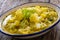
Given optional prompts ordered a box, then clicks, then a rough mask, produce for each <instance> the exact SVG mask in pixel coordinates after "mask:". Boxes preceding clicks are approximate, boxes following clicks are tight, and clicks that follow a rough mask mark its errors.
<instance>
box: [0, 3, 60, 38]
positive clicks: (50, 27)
mask: <svg viewBox="0 0 60 40" xmlns="http://www.w3.org/2000/svg"><path fill="white" fill-rule="evenodd" d="M29 3H46V2H29ZM24 4H27V3H24ZM24 4H21V5H24ZM49 4H52V3H49ZM21 5H18V6H21ZM52 5H54V6H56V7H58V8H60V7H59V6H57V5H55V4H52ZM18 6H16V7H18ZM14 8H15V7H14ZM11 9H12V8H11ZM11 9H9V10H11ZM9 10H8V11H9ZM6 12H7V11H6ZM6 12H5V13H6ZM3 14H4V13H3ZM3 14H1V15H0V17H1V16H2V15H3ZM59 22H60V19H59V20H58V21H57V22H56V23H55V24H54V25H52V26H51V27H49V28H47V29H45V30H43V31H40V32H36V33H33V34H25V35H10V34H7V33H4V32H2V31H1V30H0V32H1V33H3V34H5V35H8V36H12V37H27V36H33V35H37V34H42V33H44V32H46V31H47V30H50V29H52V28H53V27H54V26H56V25H57V24H58V23H59Z"/></svg>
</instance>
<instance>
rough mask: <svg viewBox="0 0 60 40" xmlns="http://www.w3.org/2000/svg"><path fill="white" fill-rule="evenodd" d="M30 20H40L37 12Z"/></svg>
mask: <svg viewBox="0 0 60 40" xmlns="http://www.w3.org/2000/svg"><path fill="white" fill-rule="evenodd" d="M30 21H31V22H39V17H38V14H37V13H34V14H32V15H31V16H30Z"/></svg>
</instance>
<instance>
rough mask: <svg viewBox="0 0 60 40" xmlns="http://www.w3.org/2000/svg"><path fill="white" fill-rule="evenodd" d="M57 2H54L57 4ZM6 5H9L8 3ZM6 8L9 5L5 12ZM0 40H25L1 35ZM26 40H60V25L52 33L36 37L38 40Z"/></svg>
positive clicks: (34, 39)
mask: <svg viewBox="0 0 60 40" xmlns="http://www.w3.org/2000/svg"><path fill="white" fill-rule="evenodd" d="M15 1H16V0H15ZM51 2H52V1H51ZM56 2H57V1H54V3H55V4H56ZM0 3H1V4H3V3H2V2H1V1H0ZM1 4H0V5H1ZM5 4H7V2H6V3H5ZM11 4H13V3H11ZM3 6H4V5H2V6H0V9H2V8H3ZM6 6H7V5H5V6H4V9H5V10H7V9H6ZM9 7H10V6H9ZM9 7H8V8H9ZM0 11H1V10H0ZM2 11H4V10H3V9H2ZM0 40H23V39H18V38H15V37H10V36H6V35H4V34H2V33H0ZM24 40H60V23H59V24H58V25H57V26H56V27H54V28H53V29H52V30H51V31H49V32H48V33H46V34H44V35H43V36H40V37H36V38H31V39H24Z"/></svg>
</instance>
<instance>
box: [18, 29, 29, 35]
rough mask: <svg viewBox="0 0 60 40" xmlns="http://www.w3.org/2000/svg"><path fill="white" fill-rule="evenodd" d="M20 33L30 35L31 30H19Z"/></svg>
mask: <svg viewBox="0 0 60 40" xmlns="http://www.w3.org/2000/svg"><path fill="white" fill-rule="evenodd" d="M18 32H19V33H20V34H28V33H29V30H26V29H19V30H18Z"/></svg>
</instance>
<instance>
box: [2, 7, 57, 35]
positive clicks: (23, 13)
mask: <svg viewBox="0 0 60 40" xmlns="http://www.w3.org/2000/svg"><path fill="white" fill-rule="evenodd" d="M57 18H58V15H57V12H56V11H55V10H54V9H53V8H50V7H47V6H31V7H24V8H20V9H17V10H16V11H14V12H11V14H10V15H8V16H7V17H6V18H5V19H4V21H3V24H4V25H3V26H4V27H3V30H4V31H7V32H9V33H11V34H31V33H34V32H39V31H42V30H44V29H46V28H48V27H49V26H50V25H52V24H53V23H54V22H55V21H56V20H57Z"/></svg>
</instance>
